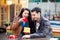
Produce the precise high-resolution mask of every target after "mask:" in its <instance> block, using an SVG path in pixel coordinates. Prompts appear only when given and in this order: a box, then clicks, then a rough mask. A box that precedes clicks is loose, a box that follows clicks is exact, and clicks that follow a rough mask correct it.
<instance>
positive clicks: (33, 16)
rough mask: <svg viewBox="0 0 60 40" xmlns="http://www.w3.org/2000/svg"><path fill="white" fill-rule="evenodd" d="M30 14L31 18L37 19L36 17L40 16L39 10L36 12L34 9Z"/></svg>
mask: <svg viewBox="0 0 60 40" xmlns="http://www.w3.org/2000/svg"><path fill="white" fill-rule="evenodd" d="M31 15H32V20H37V19H38V18H40V12H38V13H36V11H34V12H31Z"/></svg>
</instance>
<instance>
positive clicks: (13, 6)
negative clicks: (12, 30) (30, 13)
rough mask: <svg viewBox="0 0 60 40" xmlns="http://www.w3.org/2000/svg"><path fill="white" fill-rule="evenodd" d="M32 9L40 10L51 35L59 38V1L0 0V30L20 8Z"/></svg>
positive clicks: (9, 22) (11, 19)
mask: <svg viewBox="0 0 60 40" xmlns="http://www.w3.org/2000/svg"><path fill="white" fill-rule="evenodd" d="M34 7H40V8H41V11H42V14H41V15H42V16H44V17H46V18H48V19H49V20H50V23H51V27H52V29H53V32H54V33H53V35H54V36H55V37H60V0H0V28H6V27H5V26H8V25H10V24H11V23H12V21H13V18H14V17H15V16H17V15H19V13H20V10H21V8H29V9H30V10H31V9H32V8H34ZM6 24H8V25H6ZM0 31H1V30H0Z"/></svg>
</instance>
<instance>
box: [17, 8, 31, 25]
mask: <svg viewBox="0 0 60 40" xmlns="http://www.w3.org/2000/svg"><path fill="white" fill-rule="evenodd" d="M25 10H27V11H28V12H29V14H28V22H29V25H30V24H31V21H32V19H31V12H30V10H29V9H28V8H22V9H21V11H20V14H19V16H18V17H20V18H22V14H23V12H24V11H25Z"/></svg>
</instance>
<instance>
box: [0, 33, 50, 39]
mask: <svg viewBox="0 0 60 40" xmlns="http://www.w3.org/2000/svg"><path fill="white" fill-rule="evenodd" d="M0 40H50V38H35V39H21V38H20V37H18V38H15V39H10V38H8V35H7V34H6V33H0Z"/></svg>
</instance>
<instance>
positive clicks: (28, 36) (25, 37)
mask: <svg viewBox="0 0 60 40" xmlns="http://www.w3.org/2000/svg"><path fill="white" fill-rule="evenodd" d="M29 38H30V35H24V36H23V37H22V39H29Z"/></svg>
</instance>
